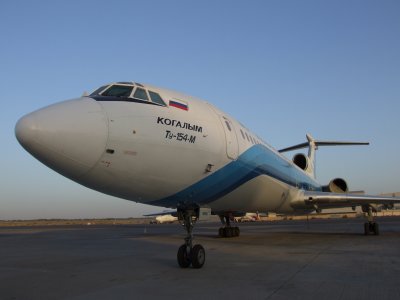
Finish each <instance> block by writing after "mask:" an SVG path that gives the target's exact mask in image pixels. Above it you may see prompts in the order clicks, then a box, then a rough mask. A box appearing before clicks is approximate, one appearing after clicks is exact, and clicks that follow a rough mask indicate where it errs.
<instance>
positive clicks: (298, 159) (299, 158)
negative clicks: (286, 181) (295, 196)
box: [292, 153, 309, 171]
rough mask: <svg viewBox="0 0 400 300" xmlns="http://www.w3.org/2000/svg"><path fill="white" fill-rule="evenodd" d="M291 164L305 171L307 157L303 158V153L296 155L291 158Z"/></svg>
mask: <svg viewBox="0 0 400 300" xmlns="http://www.w3.org/2000/svg"><path fill="white" fill-rule="evenodd" d="M292 161H293V163H294V164H295V165H296V166H298V167H299V168H300V169H302V170H304V171H305V170H307V168H308V165H309V161H308V157H307V156H305V155H304V154H303V153H297V154H296V155H295V156H293V160H292Z"/></svg>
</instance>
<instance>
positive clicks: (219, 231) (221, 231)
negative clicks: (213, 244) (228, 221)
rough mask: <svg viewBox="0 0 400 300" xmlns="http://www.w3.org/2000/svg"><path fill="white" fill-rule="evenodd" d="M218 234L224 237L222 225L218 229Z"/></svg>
mask: <svg viewBox="0 0 400 300" xmlns="http://www.w3.org/2000/svg"><path fill="white" fill-rule="evenodd" d="M218 235H219V236H220V237H224V227H221V228H220V229H219V230H218Z"/></svg>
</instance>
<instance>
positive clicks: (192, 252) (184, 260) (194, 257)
mask: <svg viewBox="0 0 400 300" xmlns="http://www.w3.org/2000/svg"><path fill="white" fill-rule="evenodd" d="M199 212H200V207H199V206H198V205H195V204H190V205H179V206H178V208H177V213H178V220H179V223H180V224H181V225H182V226H183V227H184V228H185V230H186V232H187V235H186V237H185V243H184V244H183V245H182V246H180V247H179V249H178V254H177V259H178V264H179V266H180V267H181V268H188V267H189V266H190V265H192V267H193V268H195V269H199V268H201V267H202V266H203V265H204V263H205V261H206V252H205V250H204V248H203V246H202V245H200V244H197V245H194V246H193V234H192V231H193V227H194V224H195V223H196V221H197V220H198V218H199Z"/></svg>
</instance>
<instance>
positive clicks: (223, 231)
mask: <svg viewBox="0 0 400 300" xmlns="http://www.w3.org/2000/svg"><path fill="white" fill-rule="evenodd" d="M220 219H221V222H222V224H225V226H224V227H221V228H220V229H219V231H218V234H219V236H220V237H236V236H239V235H240V229H239V227H237V226H235V227H231V220H230V216H220ZM224 219H225V221H224Z"/></svg>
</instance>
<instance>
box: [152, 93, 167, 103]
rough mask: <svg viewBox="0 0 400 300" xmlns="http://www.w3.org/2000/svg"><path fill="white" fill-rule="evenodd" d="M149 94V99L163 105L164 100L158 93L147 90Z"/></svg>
mask: <svg viewBox="0 0 400 300" xmlns="http://www.w3.org/2000/svg"><path fill="white" fill-rule="evenodd" d="M149 95H150V98H151V101H153V102H154V103H157V104H160V105H163V106H165V102H164V100H163V99H162V98H161V97H160V95H159V94H157V93H155V92H152V91H149Z"/></svg>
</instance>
